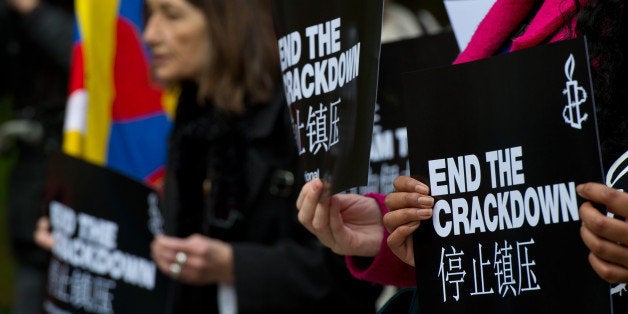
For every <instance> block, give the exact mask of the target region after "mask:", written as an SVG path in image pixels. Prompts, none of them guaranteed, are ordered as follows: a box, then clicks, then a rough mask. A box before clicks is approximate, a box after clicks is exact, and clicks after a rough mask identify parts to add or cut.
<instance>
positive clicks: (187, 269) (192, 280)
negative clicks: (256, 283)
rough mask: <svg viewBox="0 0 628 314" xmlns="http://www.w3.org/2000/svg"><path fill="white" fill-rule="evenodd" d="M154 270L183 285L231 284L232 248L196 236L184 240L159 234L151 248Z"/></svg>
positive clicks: (228, 245)
mask: <svg viewBox="0 0 628 314" xmlns="http://www.w3.org/2000/svg"><path fill="white" fill-rule="evenodd" d="M150 249H151V254H152V256H153V260H155V263H156V264H157V267H159V269H160V270H161V271H162V272H164V273H165V274H167V275H169V276H170V277H172V278H174V279H177V280H179V281H181V282H183V283H186V284H190V285H197V286H200V285H208V284H213V283H223V284H233V282H234V274H233V248H232V247H231V245H230V244H228V243H226V242H223V241H220V240H216V239H212V238H209V237H206V236H202V235H199V234H194V235H191V236H189V237H187V238H185V239H181V238H175V237H169V236H164V235H158V236H156V237H155V239H154V240H153V242H152V243H151V246H150Z"/></svg>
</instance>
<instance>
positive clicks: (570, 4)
mask: <svg viewBox="0 0 628 314" xmlns="http://www.w3.org/2000/svg"><path fill="white" fill-rule="evenodd" d="M627 23H628V17H627V16H626V1H625V0H596V1H587V0H576V1H573V0H545V1H521V0H498V1H497V2H496V3H495V4H494V5H493V7H492V8H491V10H490V11H489V13H488V14H487V16H486V17H485V18H484V20H483V21H482V22H481V23H480V25H479V26H478V29H477V30H476V32H475V34H474V36H473V38H472V39H471V42H470V43H469V45H468V46H467V48H466V49H465V50H464V51H463V52H462V53H461V54H460V55H459V57H458V59H457V60H456V63H462V62H469V61H473V60H479V59H483V58H488V57H491V56H493V55H496V54H500V53H504V52H511V51H515V50H520V49H524V48H529V47H533V46H537V45H541V44H545V43H550V42H556V41H559V40H565V39H569V38H574V37H576V36H583V35H584V36H587V39H588V42H589V47H590V56H591V60H592V61H591V62H592V69H593V81H594V90H595V95H596V104H597V109H598V114H597V117H598V122H599V124H598V125H599V130H600V139H601V148H602V157H603V158H602V159H603V163H604V166H605V169H607V170H608V172H609V173H608V175H607V177H608V178H607V182H606V184H607V185H603V184H601V183H585V184H582V185H579V186H578V188H577V191H578V193H579V194H580V195H581V196H582V197H584V198H586V199H588V200H591V202H595V203H599V204H602V205H605V206H606V209H607V210H608V211H609V212H611V213H614V214H617V215H620V216H623V217H628V193H626V192H621V191H618V189H624V191H626V190H627V189H628V81H627V79H626V77H627V76H628V69H627V63H626V58H627V57H628V46H627V42H628V31H627ZM394 186H395V190H396V192H394V193H391V194H389V195H387V196H386V197H384V196H383V195H371V196H370V198H369V197H364V196H360V195H334V196H333V197H332V198H330V199H328V200H326V201H325V202H318V200H319V197H320V193H321V190H322V184H321V182H320V181H312V182H309V183H308V184H306V185H305V186H304V187H303V189H302V192H301V195H300V196H299V200H298V203H297V207H298V208H299V210H300V212H299V220H300V221H301V223H302V224H303V225H304V226H306V228H308V230H310V231H311V232H312V233H314V234H315V235H316V236H317V237H318V238H319V239H320V240H321V241H322V242H323V243H324V244H325V245H327V246H328V247H331V248H332V249H334V251H335V252H337V253H339V254H345V255H349V256H355V257H348V258H347V264H348V265H349V267H350V269H351V271H352V273H353V274H354V276H356V277H358V278H361V279H365V280H370V281H373V282H378V283H382V284H392V285H398V286H411V285H415V284H416V283H415V282H414V254H413V245H412V233H413V232H414V231H415V230H416V229H417V228H418V227H419V225H420V222H421V221H422V220H425V219H428V218H429V217H431V214H432V211H431V209H432V206H433V204H434V199H433V198H432V197H430V196H429V188H428V187H427V186H426V185H425V184H423V183H421V182H419V181H418V180H415V179H413V178H410V177H399V178H397V179H396V180H395V182H394ZM384 199H385V200H384ZM591 202H585V203H584V204H583V205H582V206H581V207H580V216H581V219H582V221H583V226H582V229H581V236H582V239H583V241H584V243H585V244H586V245H587V246H588V247H589V248H590V249H591V254H590V256H589V261H590V263H591V266H592V267H593V269H594V270H595V271H596V272H597V273H598V274H599V275H600V276H601V277H602V278H604V279H605V280H607V281H609V282H628V244H627V243H628V224H627V223H626V222H625V221H620V220H617V219H612V218H609V217H606V216H604V215H602V214H600V212H599V211H598V210H597V209H595V208H594V207H593V206H592V203H591ZM357 213H359V215H358V214H357ZM382 215H383V218H382ZM386 244H387V245H386ZM395 256H396V257H395ZM356 257H371V259H367V260H365V259H364V258H356ZM401 261H403V262H405V264H404V263H402V262H401Z"/></svg>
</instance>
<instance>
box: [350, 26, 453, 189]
mask: <svg viewBox="0 0 628 314" xmlns="http://www.w3.org/2000/svg"><path fill="white" fill-rule="evenodd" d="M456 55H458V46H457V45H456V39H455V37H454V35H453V33H452V32H444V33H442V34H438V35H426V36H421V37H417V38H412V39H406V40H401V41H396V42H391V43H387V44H383V45H382V48H381V53H380V59H379V79H378V82H377V102H376V104H375V119H374V123H373V139H372V142H371V155H370V165H369V176H368V184H367V185H366V186H361V187H358V188H354V189H351V190H350V191H349V192H350V193H359V194H365V193H371V192H377V193H381V194H387V193H390V192H392V191H393V190H394V187H393V181H394V180H395V178H397V177H398V176H399V175H410V165H409V163H408V140H407V132H406V123H405V114H404V112H403V107H402V106H401V97H402V91H403V88H402V87H403V84H402V82H403V80H402V74H403V73H405V72H410V71H415V70H420V69H427V68H431V67H436V66H443V65H448V64H451V63H452V62H453V60H454V59H455V58H456Z"/></svg>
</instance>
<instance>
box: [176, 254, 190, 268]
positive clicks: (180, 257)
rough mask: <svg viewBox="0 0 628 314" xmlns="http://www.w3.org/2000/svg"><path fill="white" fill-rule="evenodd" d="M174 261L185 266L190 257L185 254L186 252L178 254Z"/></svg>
mask: <svg viewBox="0 0 628 314" xmlns="http://www.w3.org/2000/svg"><path fill="white" fill-rule="evenodd" d="M174 260H175V261H176V262H177V264H179V265H181V266H182V265H183V264H185V261H187V260H188V255H187V254H185V252H180V251H179V252H177V254H176V255H175V256H174Z"/></svg>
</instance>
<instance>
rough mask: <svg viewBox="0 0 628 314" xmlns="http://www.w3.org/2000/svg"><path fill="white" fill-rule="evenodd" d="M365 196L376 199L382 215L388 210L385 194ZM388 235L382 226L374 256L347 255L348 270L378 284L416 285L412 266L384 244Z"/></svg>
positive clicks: (362, 278)
mask: <svg viewBox="0 0 628 314" xmlns="http://www.w3.org/2000/svg"><path fill="white" fill-rule="evenodd" d="M366 196H367V197H371V198H374V199H375V200H376V201H377V203H378V204H379V208H380V210H381V211H382V216H383V215H384V214H385V213H387V212H388V209H387V208H386V205H385V204H384V199H385V197H386V196H385V195H381V194H374V193H373V194H366ZM388 235H389V233H388V231H387V230H386V229H385V228H384V240H383V241H382V244H381V248H380V250H379V254H378V255H377V256H375V258H373V259H369V258H365V257H356V256H347V257H346V263H347V267H348V268H349V271H350V272H351V274H352V275H353V276H354V277H355V278H358V279H361V280H366V281H370V282H374V283H378V284H383V285H393V286H398V287H413V286H416V279H415V274H414V267H412V266H410V265H408V264H406V263H404V262H402V261H401V260H400V259H399V258H397V256H395V255H394V254H393V253H392V251H391V250H390V248H389V247H388V245H387V244H386V239H387V238H388Z"/></svg>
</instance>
